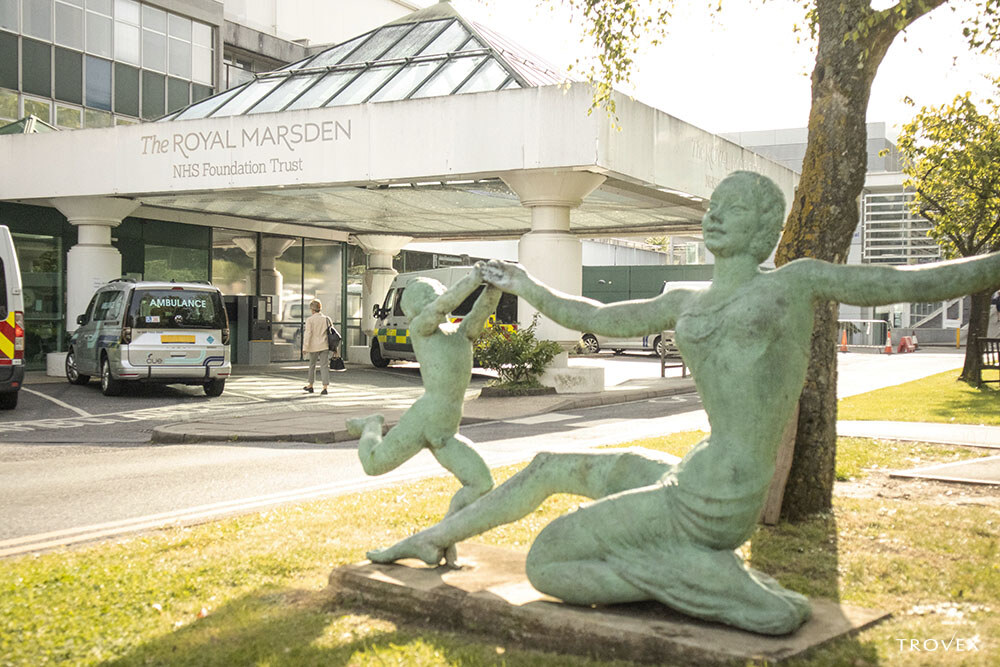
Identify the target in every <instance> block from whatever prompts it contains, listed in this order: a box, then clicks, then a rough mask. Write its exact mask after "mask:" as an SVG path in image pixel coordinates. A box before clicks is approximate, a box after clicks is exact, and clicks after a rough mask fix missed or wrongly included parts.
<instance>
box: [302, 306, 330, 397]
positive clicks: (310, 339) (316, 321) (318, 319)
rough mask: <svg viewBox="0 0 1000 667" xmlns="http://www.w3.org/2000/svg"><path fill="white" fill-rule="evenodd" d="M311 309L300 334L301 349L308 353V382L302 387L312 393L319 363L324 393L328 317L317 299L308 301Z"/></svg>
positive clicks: (328, 355) (327, 378) (324, 392)
mask: <svg viewBox="0 0 1000 667" xmlns="http://www.w3.org/2000/svg"><path fill="white" fill-rule="evenodd" d="M309 310H311V311H312V315H310V316H309V317H308V318H307V319H306V326H305V331H304V332H303V334H302V351H303V352H307V353H308V354H309V384H307V385H306V386H304V387H302V389H303V390H304V391H307V392H309V393H310V394H311V393H313V381H314V380H315V379H316V365H317V364H319V369H320V378H321V379H322V380H323V391H321V392H319V393H320V394H326V393H327V391H326V389H327V387H328V386H329V384H330V366H329V362H330V347H329V343H328V342H327V339H326V332H327V329H328V328H329V327H330V325H331V323H330V318H329V317H327V316H326V315H324V314H323V304H322V303H321V302H320V300H319V299H313V300H312V301H310V302H309Z"/></svg>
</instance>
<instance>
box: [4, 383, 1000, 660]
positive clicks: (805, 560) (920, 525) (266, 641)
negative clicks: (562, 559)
mask: <svg viewBox="0 0 1000 667" xmlns="http://www.w3.org/2000/svg"><path fill="white" fill-rule="evenodd" d="M882 391H889V390H882ZM980 405H981V404H980ZM932 409H936V408H932ZM989 409H990V410H993V409H994V408H989ZM974 412H975V411H973V414H974ZM981 416H982V415H978V414H974V418H975V419H976V421H975V422H974V423H980V421H979V418H980V417H981ZM881 418H887V417H886V416H885V415H884V414H883V415H882V416H881ZM888 418H892V417H888ZM919 419H920V420H925V419H926V417H925V416H920V417H919ZM702 435H703V434H699V433H682V434H676V435H673V436H669V437H665V438H655V439H651V440H644V441H639V442H633V443H626V444H634V445H642V446H646V447H650V448H655V449H660V450H663V451H668V452H670V453H674V454H678V455H680V454H683V453H684V452H685V451H686V450H687V449H688V448H689V447H690V446H691V445H692V444H693V443H694V442H696V441H697V440H698V439H699V438H700V437H701V436H702ZM981 455H983V452H981V451H980V450H965V449H962V448H957V447H951V446H940V445H926V444H924V445H919V446H910V445H905V444H900V443H886V442H879V441H871V440H865V439H855V438H852V439H846V438H845V439H842V440H841V441H840V446H839V452H838V460H837V475H838V478H839V479H841V480H845V481H843V482H841V483H839V484H838V488H837V493H836V498H835V503H834V511H833V512H832V513H831V514H829V515H826V516H820V517H816V518H814V519H812V520H811V521H808V522H805V523H802V524H797V525H788V524H781V525H779V526H776V527H772V528H768V527H760V528H758V530H757V531H756V533H755V535H754V536H753V537H752V539H751V540H750V541H749V542H748V543H747V544H746V545H744V547H743V552H744V553H745V554H746V555H747V556H748V558H749V559H750V561H751V562H752V564H753V565H754V566H755V567H757V568H759V569H762V570H764V571H766V572H769V573H771V574H773V575H774V576H776V577H777V578H778V579H779V581H781V582H782V583H783V584H784V585H786V586H789V587H791V588H793V589H795V590H799V591H801V592H803V593H805V594H807V595H810V596H816V597H824V598H829V599H834V600H839V601H842V602H844V603H849V604H855V605H861V606H869V607H877V608H882V609H887V610H890V611H891V612H892V613H893V618H892V619H890V620H889V621H887V622H884V623H881V624H879V625H877V626H875V627H874V628H871V629H869V630H866V631H864V632H862V633H860V634H859V635H858V636H856V637H853V638H848V639H844V640H840V641H838V642H835V643H833V644H831V645H829V646H827V647H825V648H822V649H820V650H819V651H818V652H816V653H814V654H812V655H811V656H810V658H809V659H808V660H806V661H805V662H800V663H795V664H804V665H830V666H831V667H832V666H840V665H858V666H860V665H876V664H879V665H901V666H902V665H914V664H930V665H939V664H941V665H982V666H983V667H986V666H988V665H990V666H992V665H996V664H1000V542H998V532H1000V531H998V526H1000V492H997V491H996V490H990V489H989V488H979V487H975V488H973V487H969V486H962V485H944V484H937V483H933V482H920V481H908V480H907V481H898V480H891V479H889V478H888V477H887V476H886V475H885V474H884V472H883V469H885V468H894V467H905V466H909V465H913V464H914V459H915V458H918V459H919V462H920V463H930V462H934V461H945V460H954V459H955V458H956V457H969V456H981ZM517 469H518V467H517V466H514V467H508V468H504V469H500V470H496V471H494V475H495V476H496V478H497V480H498V481H501V480H503V479H505V478H506V477H508V476H509V475H511V474H513V472H515V471H516V470H517ZM455 489H456V486H455V483H454V481H453V480H451V479H449V478H440V479H431V480H426V481H422V482H418V483H412V484H407V485H403V486H397V487H392V488H386V489H382V490H378V491H374V492H366V493H364V494H354V495H349V496H343V497H338V498H332V499H325V500H321V501H316V502H311V503H304V504H299V505H290V506H286V507H282V508H279V509H275V510H270V511H266V512H261V513H257V514H251V515H246V516H242V517H238V518H231V519H225V520H220V521H214V522H211V523H206V524H202V525H199V526H194V527H189V528H177V529H171V530H163V531H156V532H152V533H149V534H146V535H142V536H139V537H134V538H131V539H127V540H122V541H118V542H108V543H100V544H95V545H91V546H87V547H83V548H78V549H72V550H67V551H59V552H52V553H46V554H41V555H36V556H26V557H19V558H12V559H5V560H0V666H6V665H45V664H81V665H93V664H111V665H148V664H154V665H185V666H187V665H226V666H229V665H268V666H275V665H288V666H296V667H297V666H299V665H386V664H393V665H411V664H412V665H591V664H592V665H606V664H613V663H605V662H596V661H588V660H586V659H583V658H574V657H570V656H565V655H553V654H546V653H542V652H536V651H529V650H524V649H521V648H519V647H517V646H515V645H509V644H497V643H495V642H491V641H486V640H483V639H480V638H477V637H475V636H470V635H463V634H455V633H450V632H445V631H440V630H435V629H432V628H429V627H425V626H423V625H420V624H413V623H410V622H404V621H401V620H399V619H395V618H393V617H392V616H391V615H386V614H379V613H366V612H365V611H363V610H357V609H350V608H341V607H337V606H334V605H333V604H332V603H331V602H330V599H329V597H328V596H326V595H325V594H324V588H325V586H326V580H327V576H328V574H329V572H330V570H331V569H332V568H334V567H337V566H338V565H342V564H345V563H351V562H355V561H359V560H361V559H362V558H363V557H364V556H363V554H364V551H365V550H366V549H367V548H370V547H373V546H382V545H386V544H389V543H391V542H394V541H396V540H398V539H400V538H402V537H404V536H406V535H408V534H411V533H412V532H414V531H416V530H418V529H419V528H422V527H425V526H427V525H429V524H431V523H433V522H435V521H437V520H438V519H439V518H440V517H441V514H442V513H443V511H444V509H445V506H446V504H447V499H448V498H449V497H450V495H451V494H452V493H453V492H454V490H455ZM579 502H580V499H579V498H576V497H570V496H558V497H555V498H552V499H550V500H549V501H548V502H547V503H546V504H545V505H544V506H543V507H542V508H541V509H540V510H538V511H537V512H535V513H534V514H532V515H531V516H529V517H526V518H525V519H523V520H522V521H519V522H517V523H515V524H511V525H508V526H503V527H501V528H498V529H496V530H493V531H491V532H489V533H487V534H485V535H483V536H481V537H480V538H478V539H479V540H480V541H482V542H485V543H490V544H496V545H500V546H506V547H510V548H514V549H524V550H526V549H527V547H528V545H529V544H530V543H531V541H532V539H533V537H534V536H535V535H536V534H537V532H538V531H539V530H540V529H541V528H542V527H543V526H544V525H546V523H548V522H549V521H550V520H551V519H553V518H554V517H556V516H559V515H560V514H563V513H565V512H566V511H567V510H569V509H570V508H572V507H573V506H575V505H576V504H578V503H579ZM911 640H912V641H916V642H917V644H916V646H917V647H918V648H920V649H921V650H919V651H917V650H914V644H913V643H912V641H911ZM956 640H961V641H960V642H957V641H956ZM901 642H902V643H901ZM946 643H948V644H947V645H948V646H949V649H948V650H945V649H944V648H943V647H944V646H945V644H946ZM931 647H933V648H935V649H936V650H934V651H929V650H927V649H928V648H931ZM970 647H971V648H970ZM959 648H961V649H963V650H961V651H959V650H957V649H959ZM973 649H974V650H973Z"/></svg>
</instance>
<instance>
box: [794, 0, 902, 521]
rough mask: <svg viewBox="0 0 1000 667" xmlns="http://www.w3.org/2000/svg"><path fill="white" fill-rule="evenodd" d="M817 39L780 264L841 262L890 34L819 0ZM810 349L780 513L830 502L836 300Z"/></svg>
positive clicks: (849, 1)
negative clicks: (861, 34) (860, 30)
mask: <svg viewBox="0 0 1000 667" xmlns="http://www.w3.org/2000/svg"><path fill="white" fill-rule="evenodd" d="M816 7H817V18H818V21H819V26H820V27H819V44H818V48H817V54H816V66H815V68H814V69H813V75H812V109H811V111H810V113H809V137H808V144H807V147H806V154H805V159H804V161H803V165H802V177H801V179H800V181H799V186H798V189H797V190H796V193H795V199H794V201H793V202H792V208H791V212H790V213H789V217H788V221H787V224H786V226H785V231H784V233H783V234H782V237H781V243H780V244H779V246H778V252H777V255H776V263H777V264H778V265H779V266H780V265H782V264H784V263H786V262H789V261H791V260H793V259H796V258H799V257H815V258H817V259H823V260H826V261H830V262H836V263H844V262H846V260H847V253H848V250H849V248H850V242H851V237H852V235H853V233H854V230H855V228H856V227H857V225H858V219H859V216H858V203H857V202H858V196H859V195H860V194H861V190H862V188H863V187H864V182H865V172H866V170H867V164H868V148H867V131H866V127H865V116H866V113H867V109H868V100H869V97H870V93H871V83H872V80H873V79H874V76H875V72H876V71H877V69H878V64H879V62H881V60H882V57H883V56H884V55H885V51H886V50H887V49H888V46H889V44H891V41H892V39H891V38H892V36H893V35H892V34H891V33H888V32H879V31H872V32H871V33H869V35H868V36H867V38H866V39H857V40H855V39H847V35H848V34H849V33H850V32H851V31H853V30H856V29H857V27H858V25H860V24H862V23H863V22H865V21H866V20H867V17H870V16H871V10H870V8H869V6H868V2H867V0H832V2H831V1H829V0H817V2H816ZM815 317H816V319H815V324H814V326H813V332H812V344H811V345H812V357H811V360H810V364H809V370H808V376H807V379H806V383H805V386H804V388H803V391H802V396H801V398H800V401H799V421H798V433H797V435H796V440H795V453H794V455H793V459H792V468H791V471H790V473H789V478H788V483H787V485H786V487H785V497H784V502H783V503H782V511H781V515H782V518H784V519H787V520H791V521H797V520H801V519H803V518H805V517H807V516H811V515H813V514H816V513H819V512H826V511H829V510H830V509H831V507H832V499H833V482H834V458H835V455H836V443H837V440H836V439H837V432H836V424H837V357H836V354H837V353H836V347H835V343H836V340H835V339H836V334H837V305H836V304H833V303H824V304H819V305H818V306H817V307H816V316H815Z"/></svg>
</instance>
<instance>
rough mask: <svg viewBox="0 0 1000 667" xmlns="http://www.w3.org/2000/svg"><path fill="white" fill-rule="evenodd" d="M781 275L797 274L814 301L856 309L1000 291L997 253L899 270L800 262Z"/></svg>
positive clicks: (792, 263) (999, 257)
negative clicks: (799, 274)
mask: <svg viewBox="0 0 1000 667" xmlns="http://www.w3.org/2000/svg"><path fill="white" fill-rule="evenodd" d="M785 270H788V271H789V272H796V273H801V276H802V277H803V278H804V279H805V282H806V283H807V284H809V285H810V286H811V287H812V289H813V294H814V296H815V297H816V298H817V299H820V300H826V301H837V302H839V303H848V304H851V305H855V306H880V305H885V304H890V303H904V302H908V301H917V302H924V301H943V300H945V299H954V298H957V297H960V296H965V295H967V294H973V293H975V292H981V291H985V290H988V289H995V288H997V287H1000V253H992V254H989V255H982V256H979V257H970V258H966V259H955V260H951V261H947V262H938V263H934V264H923V265H920V266H900V267H896V266H879V265H871V264H863V265H856V264H852V265H844V264H831V263H829V262H822V261H818V260H814V259H800V260H796V261H794V262H790V263H789V264H787V265H786V266H784V267H782V268H781V269H779V271H785Z"/></svg>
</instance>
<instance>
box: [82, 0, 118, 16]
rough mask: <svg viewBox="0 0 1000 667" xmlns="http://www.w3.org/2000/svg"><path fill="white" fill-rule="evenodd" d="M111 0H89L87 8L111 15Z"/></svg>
mask: <svg viewBox="0 0 1000 667" xmlns="http://www.w3.org/2000/svg"><path fill="white" fill-rule="evenodd" d="M112 4H113V3H112V1H111V0H87V10H88V11H91V12H100V13H101V14H104V15H105V16H111V5H112Z"/></svg>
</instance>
